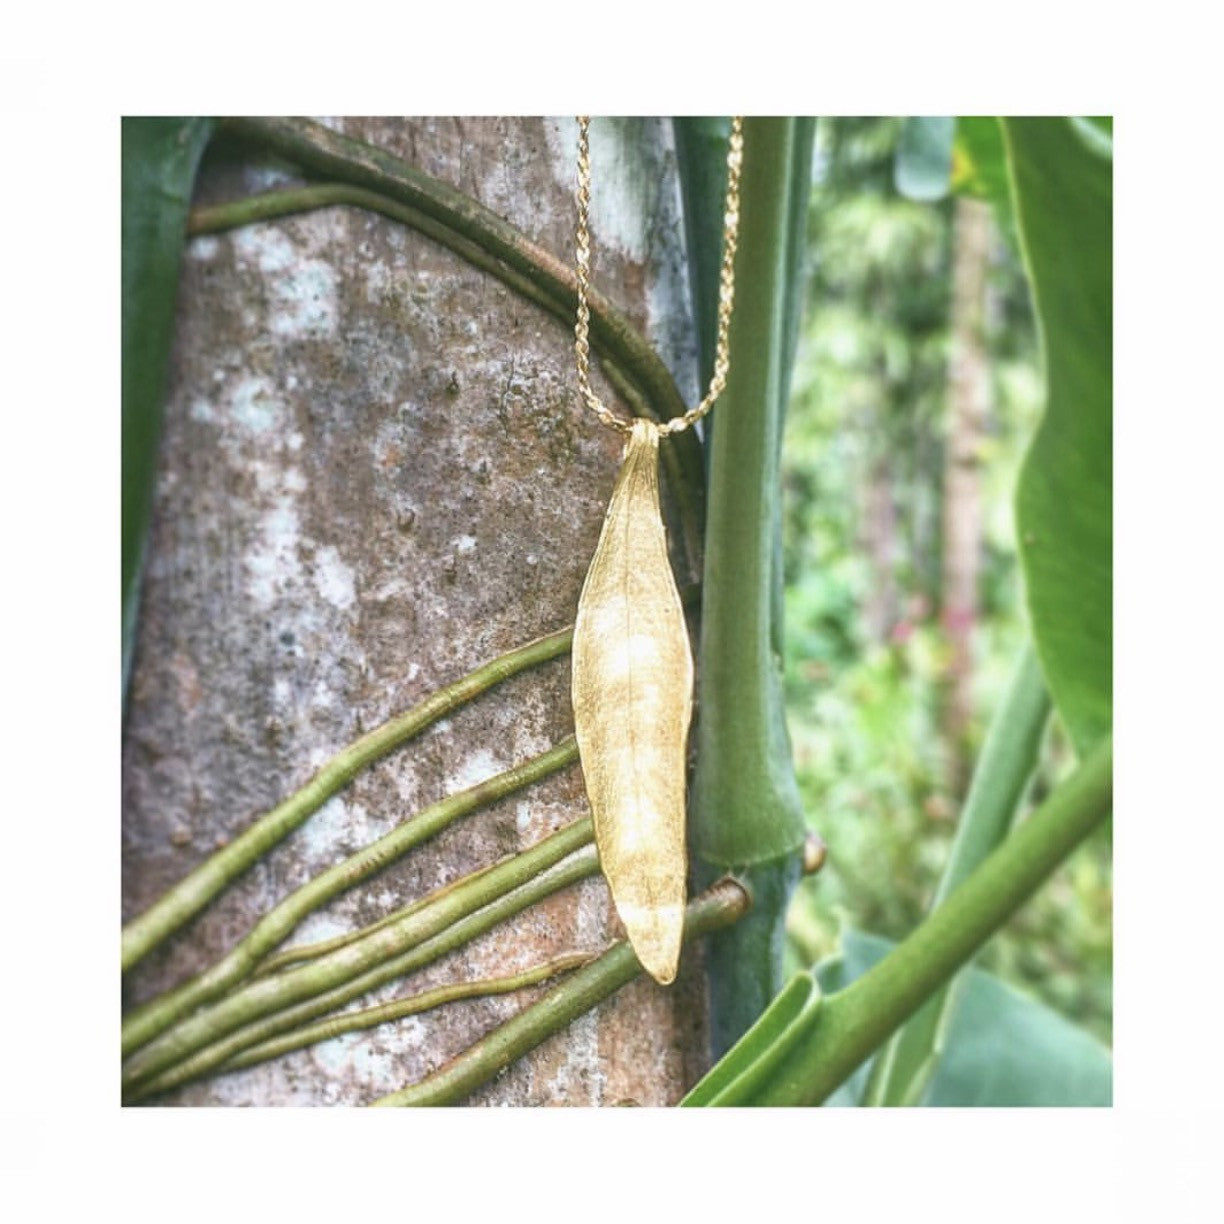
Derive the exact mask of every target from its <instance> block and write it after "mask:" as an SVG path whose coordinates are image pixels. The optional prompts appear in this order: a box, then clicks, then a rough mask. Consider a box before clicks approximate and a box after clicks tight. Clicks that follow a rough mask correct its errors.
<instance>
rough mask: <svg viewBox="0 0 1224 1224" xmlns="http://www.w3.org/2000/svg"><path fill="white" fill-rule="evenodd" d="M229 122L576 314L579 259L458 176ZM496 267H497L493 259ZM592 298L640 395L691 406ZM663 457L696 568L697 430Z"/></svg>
mask: <svg viewBox="0 0 1224 1224" xmlns="http://www.w3.org/2000/svg"><path fill="white" fill-rule="evenodd" d="M222 126H223V127H224V128H225V129H227V130H229V131H231V132H234V133H235V134H237V135H239V136H241V137H242V138H244V139H246V140H249V141H251V142H252V143H254V144H256V145H258V146H260V147H262V148H266V149H270V150H272V151H273V152H275V153H277V154H279V155H280V156H282V157H284V158H287V159H288V160H289V161H291V162H293V163H295V164H296V165H298V166H301V167H302V168H303V169H305V170H309V171H311V172H313V173H315V174H319V175H324V176H326V177H327V178H329V179H338V180H340V181H342V182H344V183H349V184H352V185H354V186H356V187H361V188H365V189H367V190H370V191H374V192H376V193H378V194H379V195H381V196H386V197H389V198H391V199H393V200H395V201H397V202H399V203H401V204H406V205H408V206H409V207H410V208H412V209H415V210H416V211H417V212H418V213H422V214H424V215H425V216H426V217H429V218H431V219H432V220H433V221H435V222H439V223H441V226H442V227H443V230H444V231H447V232H449V233H450V234H455V235H458V236H459V237H460V238H462V239H464V240H466V242H467V243H468V244H470V246H469V247H467V248H465V250H464V251H458V249H457V248H456V247H453V244H452V243H451V242H450V241H449V240H448V237H447V235H446V233H444V232H442V231H439V232H437V233H435V234H433V235H431V236H433V237H435V238H436V240H437V241H439V242H441V243H443V244H445V245H447V246H452V249H456V252H457V253H458V254H460V255H462V256H463V257H464V258H465V259H466V258H470V257H471V254H472V252H471V247H475V248H476V249H477V250H478V251H480V252H484V253H487V255H491V256H493V257H495V258H496V259H497V260H498V261H499V262H500V263H501V264H503V265H505V267H507V268H509V269H511V270H512V271H514V272H516V273H518V274H519V276H520V277H523V278H525V279H526V280H528V281H530V282H531V283H532V284H534V285H535V286H537V287H538V288H539V289H541V290H542V291H544V293H546V294H547V295H548V296H549V297H550V298H552V299H554V300H557V301H558V302H559V303H560V304H561V305H562V307H563V310H562V312H561V315H562V317H563V318H564V319H565V321H566V322H567V323H569V322H571V321H572V320H573V318H574V317H575V311H576V309H577V301H578V297H577V282H576V279H575V274H574V270H573V268H572V267H570V266H569V265H568V263H566V262H564V261H562V260H560V259H558V258H557V257H556V256H555V255H553V254H551V253H550V252H549V251H546V250H544V248H542V247H540V246H537V245H536V244H535V243H534V242H532V241H531V239H529V238H528V237H527V236H526V235H525V234H524V233H522V232H521V231H520V230H518V229H516V228H515V227H514V226H513V225H511V224H510V223H509V222H508V221H506V220H505V219H504V218H502V217H499V216H498V215H497V214H496V213H494V212H492V211H491V210H489V209H487V208H485V207H484V206H483V205H482V204H480V203H479V202H478V201H476V200H474V199H472V198H471V197H470V196H467V195H465V194H464V193H463V192H461V191H459V190H457V189H456V188H454V187H452V186H450V184H448V183H444V182H442V181H441V180H439V179H435V178H431V177H430V176H429V175H427V174H423V173H422V172H421V171H420V170H417V169H416V168H415V167H413V166H410V165H409V164H408V163H407V162H404V161H402V160H400V159H399V158H398V157H395V156H393V155H392V154H390V153H387V152H385V151H383V150H382V149H379V148H376V147H375V146H374V145H370V144H367V143H365V142H364V141H361V140H354V139H352V138H351V137H348V136H343V135H341V134H340V133H338V132H333V131H331V130H330V129H329V128H325V127H323V126H322V125H321V124H318V123H312V122H311V121H309V120H306V119H271V118H253V117H243V118H232V119H225V120H223V121H222ZM481 266H484V265H483V264H482V265H481ZM489 270H490V271H493V272H494V274H498V273H497V271H496V269H495V268H490V269H489ZM503 279H505V278H504V277H503ZM534 300H538V298H537V299H534ZM590 308H591V338H592V341H593V342H594V343H595V344H596V345H597V346H598V347H599V349H600V351H601V352H603V353H606V354H607V355H608V356H610V357H611V358H612V359H613V361H614V362H615V364H616V365H617V366H619V367H620V369H621V370H622V371H623V373H624V374H625V375H626V379H627V381H628V383H629V384H630V385H631V386H632V387H634V388H636V391H637V394H636V395H635V396H634V400H635V401H636V403H637V405H638V406H639V407H641V408H644V409H645V410H646V414H648V415H650V416H653V417H655V418H656V419H658V420H666V419H668V418H670V417H674V416H678V415H680V414H681V413H683V412H684V410H685V404H684V400H683V398H682V397H681V395H680V392H679V390H678V389H677V387H676V384H675V380H674V379H673V378H672V376H671V373H670V371H669V370H668V369H667V366H666V365H665V364H664V362H663V360H662V358H660V356H659V355H658V353H657V352H655V350H654V348H652V347H651V345H650V343H649V342H648V341H647V340H646V339H645V337H643V336H642V335H641V333H640V332H638V331H637V329H636V328H635V327H634V326H633V324H632V323H631V322H630V321H629V319H628V318H627V316H625V315H624V314H623V313H622V312H621V311H619V310H618V309H617V308H616V307H615V306H613V305H612V303H611V302H610V301H609V300H608V299H607V298H606V297H605V296H604V295H603V294H600V293H598V292H595V291H593V292H592V293H591V295H590ZM635 410H636V409H635ZM663 462H664V463H665V464H666V465H667V467H668V474H669V476H670V478H671V484H672V490H673V493H674V495H675V497H676V499H677V503H678V505H679V508H680V512H681V518H682V522H683V527H684V537H685V548H686V552H687V557H688V562H689V566H690V568H691V569H692V570H693V571H694V572H696V569H697V566H698V559H699V558H700V556H701V534H702V516H703V513H704V509H703V505H702V501H701V497H702V491H703V490H704V487H705V486H704V480H703V477H702V462H701V449H700V443H699V442H698V440H697V438H696V436H695V435H694V433H693V431H691V430H689V431H686V432H685V433H684V434H681V435H679V436H678V437H676V438H675V439H673V444H672V446H670V447H667V448H664V451H663Z"/></svg>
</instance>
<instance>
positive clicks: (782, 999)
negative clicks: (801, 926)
mask: <svg viewBox="0 0 1224 1224" xmlns="http://www.w3.org/2000/svg"><path fill="white" fill-rule="evenodd" d="M1112 802H1113V740H1112V738H1111V737H1106V738H1105V739H1104V740H1103V741H1102V742H1101V743H1100V744H1098V746H1097V747H1096V748H1095V749H1094V750H1093V751H1092V753H1091V754H1090V755H1089V756H1088V757H1087V758H1086V759H1085V760H1084V762H1083V763H1082V764H1081V765H1080V767H1079V769H1077V770H1076V772H1075V773H1074V774H1073V775H1072V776H1071V777H1070V778H1068V779H1067V781H1066V782H1064V783H1063V784H1062V785H1061V786H1060V787H1059V788H1058V789H1057V790H1056V791H1055V792H1054V793H1053V794H1052V795H1051V796H1050V797H1049V798H1048V799H1047V800H1046V801H1045V802H1044V803H1043V804H1042V805H1041V806H1040V807H1039V808H1037V810H1036V811H1035V812H1034V813H1033V814H1032V815H1031V816H1030V817H1029V818H1028V819H1027V820H1025V821H1024V822H1023V823H1022V824H1021V825H1020V826H1019V827H1018V828H1017V829H1015V831H1014V832H1012V834H1011V835H1010V836H1009V837H1008V838H1007V840H1006V841H1005V842H1004V843H1003V844H1002V845H1001V846H1000V847H999V848H998V849H997V850H995V851H994V853H993V854H991V855H990V856H989V857H988V858H987V859H986V860H985V862H983V863H982V864H981V866H979V867H978V868H977V870H976V871H974V872H973V874H972V875H971V876H970V877H969V878H968V879H967V880H966V881H965V882H964V883H963V884H961V885H960V887H959V888H957V889H955V890H954V891H953V892H952V894H951V895H950V896H949V897H948V899H947V900H946V901H945V902H944V903H943V905H941V906H940V907H939V908H938V909H937V910H935V911H934V913H932V914H931V915H930V916H929V917H928V918H927V919H926V920H925V921H924V922H923V923H922V924H921V925H920V926H919V927H918V928H917V929H916V930H915V931H914V932H913V933H912V934H910V935H909V936H908V937H907V938H906V939H905V940H903V941H902V942H901V943H900V944H899V945H898V946H897V947H896V948H895V949H894V950H893V951H892V952H891V953H889V955H888V956H886V957H885V958H884V959H883V960H882V961H880V962H879V963H878V964H877V965H875V966H874V967H873V968H872V969H870V970H869V971H868V972H867V973H865V974H864V975H863V976H862V977H861V978H859V979H858V980H857V981H855V982H853V983H851V985H850V986H848V987H847V988H846V989H845V990H842V991H839V992H838V993H837V994H834V995H831V996H829V997H828V998H826V999H824V1000H823V1002H819V1001H818V998H817V990H816V987H815V983H814V980H813V979H812V977H811V975H810V974H800V975H798V976H797V977H796V978H795V979H793V980H792V983H791V984H790V985H789V986H788V987H787V988H786V990H784V991H783V993H782V994H781V995H780V996H779V998H778V1000H777V1001H776V1002H775V1004H774V1005H772V1006H771V1007H770V1008H769V1009H768V1010H767V1011H766V1012H765V1014H764V1015H763V1016H762V1017H761V1019H760V1020H759V1021H758V1023H757V1025H756V1026H754V1028H753V1029H750V1030H749V1031H748V1033H746V1034H745V1035H744V1037H743V1038H742V1039H741V1041H740V1043H738V1045H737V1046H736V1047H734V1048H733V1049H732V1050H731V1051H730V1052H729V1053H728V1055H727V1057H726V1059H725V1060H724V1063H726V1064H733V1065H736V1066H744V1067H746V1071H745V1072H744V1073H743V1074H740V1075H738V1076H736V1077H735V1078H733V1079H731V1080H730V1082H727V1072H726V1068H725V1066H724V1065H723V1064H721V1063H720V1064H719V1065H716V1066H715V1067H714V1068H713V1069H712V1070H711V1072H710V1073H709V1075H708V1076H706V1077H705V1079H703V1080H702V1082H701V1083H699V1084H698V1085H697V1086H696V1087H695V1088H694V1089H693V1091H692V1092H691V1093H690V1094H689V1096H688V1097H687V1098H686V1099H685V1101H684V1102H682V1104H710V1105H818V1104H819V1103H820V1102H821V1101H823V1100H824V1099H825V1097H827V1096H828V1095H829V1093H831V1092H832V1091H833V1090H834V1089H835V1088H836V1087H837V1086H838V1085H839V1084H841V1083H842V1082H843V1081H845V1080H846V1079H847V1078H848V1077H849V1076H850V1075H851V1074H852V1073H853V1072H854V1070H855V1068H857V1067H858V1066H859V1065H860V1064H861V1063H862V1062H863V1061H864V1060H865V1059H867V1058H868V1057H870V1055H871V1054H872V1053H873V1052H874V1051H875V1050H877V1049H878V1048H879V1047H880V1046H881V1045H882V1044H883V1042H884V1041H885V1040H886V1039H887V1038H888V1036H889V1035H890V1034H891V1033H892V1032H893V1031H894V1030H895V1029H896V1028H898V1027H899V1026H900V1025H901V1024H903V1023H904V1022H905V1021H906V1020H907V1019H908V1018H909V1017H910V1016H911V1015H913V1014H914V1012H915V1011H917V1010H918V1008H919V1007H921V1006H922V1004H923V1003H924V1002H926V1000H927V999H929V998H930V997H931V995H932V994H934V992H935V991H937V990H939V989H940V988H941V987H942V986H943V985H944V984H945V983H946V982H947V981H948V980H949V979H950V978H951V977H952V976H953V975H954V974H955V973H956V972H957V970H959V969H960V968H961V967H962V966H963V965H964V964H966V963H967V962H968V961H969V960H970V959H971V958H972V957H973V956H974V955H975V954H976V953H977V951H978V949H979V948H980V947H981V946H982V944H984V943H985V942H986V940H987V939H989V938H990V936H991V935H992V934H994V932H995V931H996V930H998V928H999V927H1000V926H1002V925H1003V923H1004V922H1006V921H1007V919H1008V918H1010V917H1011V915H1012V914H1013V913H1015V912H1016V910H1017V909H1019V908H1020V906H1021V905H1023V904H1024V903H1025V901H1027V900H1028V898H1029V897H1030V896H1032V894H1033V893H1034V892H1035V891H1036V890H1037V888H1038V887H1039V886H1040V885H1041V884H1042V883H1043V882H1044V881H1045V879H1046V878H1047V877H1048V876H1049V875H1050V873H1051V872H1053V871H1054V869H1055V868H1056V867H1057V866H1058V865H1059V864H1060V863H1061V862H1062V861H1063V859H1065V858H1066V857H1067V855H1068V854H1070V853H1071V851H1072V850H1074V849H1075V847H1076V846H1077V845H1079V843H1080V842H1081V841H1083V840H1084V838H1085V837H1087V836H1088V834H1089V833H1091V832H1092V830H1093V829H1094V828H1096V826H1097V825H1098V824H1099V823H1100V822H1101V821H1102V820H1104V819H1105V817H1106V816H1107V815H1108V813H1109V811H1110V810H1111V807H1112ZM803 992H806V997H807V1000H808V1001H807V1002H806V1003H804V1001H803V999H801V998H798V995H799V994H800V993H803ZM782 1009H786V1010H787V1011H788V1012H789V1013H793V1014H794V1018H793V1019H792V1020H790V1022H789V1023H784V1024H781V1025H779V1022H778V1021H779V1013H780V1011H781V1010H782ZM762 1033H765V1034H768V1036H769V1040H768V1041H767V1042H765V1043H762V1042H761V1034H762ZM779 1043H784V1044H785V1046H786V1047H787V1048H786V1050H785V1054H784V1056H783V1057H780V1058H779V1057H771V1055H772V1054H773V1053H774V1051H775V1049H776V1047H777V1045H778V1044H779ZM758 1048H759V1052H758V1054H757V1057H758V1058H763V1059H766V1060H768V1066H767V1067H766V1069H765V1072H764V1073H763V1074H753V1073H752V1072H753V1062H755V1060H753V1061H752V1062H750V1061H748V1060H747V1059H746V1058H745V1054H746V1053H747V1052H750V1051H754V1050H757V1049H758ZM710 1084H715V1085H723V1086H722V1087H721V1090H720V1091H717V1092H714V1093H711V1092H710V1091H709V1085H710Z"/></svg>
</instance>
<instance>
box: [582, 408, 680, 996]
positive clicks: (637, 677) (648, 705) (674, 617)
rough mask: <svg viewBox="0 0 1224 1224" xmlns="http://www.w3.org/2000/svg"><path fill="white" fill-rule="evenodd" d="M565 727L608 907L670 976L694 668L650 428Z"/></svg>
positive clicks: (610, 539)
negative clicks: (570, 725) (572, 738)
mask: <svg viewBox="0 0 1224 1224" xmlns="http://www.w3.org/2000/svg"><path fill="white" fill-rule="evenodd" d="M573 702H574V729H575V734H576V736H577V739H578V753H579V757H580V759H581V762H582V773H583V777H584V779H585V781H586V789H587V796H588V798H589V799H590V802H591V814H592V816H593V818H594V823H595V842H596V845H597V847H598V849H599V859H600V864H601V866H602V868H603V873H604V876H605V877H606V878H607V881H608V887H609V888H610V889H611V891H612V900H613V902H614V903H615V905H616V911H617V913H618V914H619V915H620V919H621V922H623V923H624V925H625V931H626V933H627V934H628V936H629V942H630V944H632V946H633V950H634V952H635V953H636V954H637V958H638V960H640V961H641V962H642V965H643V967H644V968H645V969H646V971H647V972H648V973H649V974H650V975H651V976H652V977H653V978H654V979H655V980H656V981H658V982H661V983H663V984H664V985H666V984H667V983H668V982H671V981H672V980H673V979H674V978H675V976H676V969H677V966H678V965H679V961H680V942H681V936H682V933H683V928H684V901H685V874H686V862H685V844H684V823H685V822H684V812H685V803H684V785H685V763H686V762H685V752H686V744H687V741H688V728H689V720H690V717H691V715H692V705H693V660H692V655H691V654H690V652H689V641H688V630H687V628H686V626H685V623H684V609H683V607H682V606H681V603H680V595H679V592H678V591H677V590H676V583H675V579H674V578H673V577H672V571H671V562H670V561H669V559H668V556H667V538H666V535H665V534H664V530H663V518H662V514H661V512H660V509H659V429H658V426H657V425H656V424H655V423H654V422H653V421H647V420H642V419H640V418H639V419H638V420H636V421H634V423H633V431H632V433H631V434H630V436H629V444H628V447H627V448H626V451H625V458H624V461H623V463H622V465H621V470H620V474H619V475H618V476H617V479H616V487H615V488H614V489H613V491H612V501H611V504H610V505H609V506H608V512H607V515H606V517H605V518H604V525H603V531H602V532H601V533H600V537H599V546H598V547H597V548H596V550H595V556H594V557H593V558H592V560H591V568H590V570H588V572H587V576H586V582H585V583H584V584H583V587H582V595H581V596H580V598H579V600H578V617H577V620H576V622H575V624H574V646H573Z"/></svg>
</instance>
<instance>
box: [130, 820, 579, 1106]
mask: <svg viewBox="0 0 1224 1224" xmlns="http://www.w3.org/2000/svg"><path fill="white" fill-rule="evenodd" d="M574 827H575V828H576V829H579V830H580V831H581V832H583V833H584V834H585V837H586V844H584V845H583V846H582V848H581V849H578V850H577V851H575V852H574V853H572V854H571V855H570V856H569V857H568V858H565V859H563V860H562V861H561V862H558V863H556V864H554V865H553V866H551V867H550V866H547V865H546V864H545V862H544V860H543V859H542V858H541V856H540V855H539V854H538V853H537V852H536V851H534V850H529V851H526V852H525V853H524V854H522V855H519V856H517V858H516V859H515V860H514V861H515V862H517V863H518V864H519V868H520V872H521V877H522V883H520V884H519V885H518V887H517V888H513V889H511V890H510V891H509V892H507V893H505V894H504V895H502V896H500V897H498V898H496V899H495V900H493V901H491V902H490V903H489V904H488V905H485V906H483V907H482V908H481V909H478V910H477V911H476V912H475V913H473V914H469V915H468V916H467V917H466V918H460V919H459V920H458V921H456V922H453V923H451V925H450V926H448V927H447V928H446V929H445V930H443V931H442V932H441V933H440V934H438V935H435V936H434V937H433V938H432V939H427V940H425V942H424V943H421V944H418V945H417V946H415V947H412V948H409V949H408V951H406V952H401V953H400V954H399V955H397V956H393V957H391V958H390V959H388V960H385V961H382V962H381V963H379V964H377V965H375V966H374V967H373V968H371V969H367V970H366V971H365V972H364V973H361V974H359V975H358V976H357V977H355V978H352V979H350V980H349V981H347V982H345V983H344V984H343V985H340V986H334V987H332V988H331V989H330V990H325V991H323V992H322V993H321V994H316V995H312V996H310V997H308V998H306V999H304V1000H303V1001H302V1002H300V1003H295V1004H293V1005H291V1006H289V1007H285V1008H282V1009H281V1010H279V1011H274V1012H272V1013H271V1014H270V1015H265V1016H263V1017H261V1018H260V1019H258V1020H253V1021H252V1022H250V1023H249V1024H244V1025H242V1026H241V1027H239V1028H237V1029H235V1030H234V1031H233V1032H231V1033H229V1034H228V1035H227V1036H225V1037H223V1038H221V1039H220V1040H219V1041H215V1042H213V1043H212V1044H211V1045H207V1046H205V1047H204V1048H203V1049H201V1050H199V1051H197V1052H196V1053H195V1054H192V1055H191V1056H190V1057H188V1058H186V1059H184V1061H183V1062H181V1063H176V1064H174V1065H173V1066H171V1067H170V1068H169V1069H168V1070H166V1071H163V1072H161V1073H160V1074H159V1075H156V1076H154V1077H153V1078H152V1079H151V1080H146V1081H145V1082H144V1083H143V1084H142V1085H140V1087H139V1088H138V1089H137V1090H136V1092H135V1093H134V1094H133V1099H135V1100H142V1099H144V1098H145V1097H149V1096H154V1095H156V1094H157V1093H160V1092H165V1091H168V1090H169V1089H170V1088H174V1087H177V1086H178V1085H179V1084H184V1083H186V1082H187V1081H189V1080H193V1079H199V1078H200V1077H201V1076H202V1075H206V1074H208V1072H210V1071H213V1070H216V1069H218V1068H219V1069H220V1070H222V1071H226V1070H232V1069H234V1068H235V1067H236V1066H238V1065H239V1063H238V1059H239V1056H240V1055H241V1054H243V1052H244V1051H246V1050H249V1049H251V1048H252V1047H254V1046H255V1045H257V1044H258V1043H260V1042H264V1041H267V1040H269V1039H271V1038H273V1037H276V1036H277V1035H279V1034H281V1033H287V1032H289V1031H291V1030H293V1029H294V1028H296V1026H297V1025H299V1024H303V1023H305V1022H307V1021H309V1020H313V1019H315V1018H316V1017H317V1016H325V1015H327V1013H328V1012H331V1011H335V1010H336V1008H338V1007H343V1006H344V1005H345V1004H346V1003H351V1002H352V1001H353V1000H354V999H359V998H360V997H361V996H362V995H364V994H368V993H369V992H370V991H372V990H377V989H378V988H379V987H380V986H385V985H386V984H387V983H388V982H394V981H396V980H397V979H398V978H402V977H406V976H407V975H408V974H410V973H415V972H416V971H417V970H418V969H422V968H424V967H425V966H426V965H431V964H433V962H434V961H436V960H438V959H440V958H441V957H443V956H445V955H447V953H449V952H453V951H454V950H455V949H456V948H459V947H462V946H463V945H464V944H466V943H469V942H471V941H472V940H473V939H476V938H478V937H479V936H481V935H484V934H485V933H486V932H488V931H490V930H492V929H493V928H494V927H495V926H497V925H498V923H501V922H504V921H505V920H506V919H507V918H512V917H514V915H515V914H519V913H522V911H523V910H525V909H528V908H529V907H530V906H532V905H534V904H535V903H536V902H537V901H541V900H543V899H544V898H545V897H550V896H552V894H553V893H555V892H560V891H561V889H563V888H567V887H568V886H569V885H571V884H576V883H577V882H578V881H579V880H585V879H588V878H589V877H590V876H593V875H597V874H598V873H599V856H598V855H597V853H596V851H595V847H594V846H593V845H591V844H590V842H591V838H592V836H593V833H592V829H591V822H590V820H585V821H580V822H578V825H577V826H574ZM562 833H564V834H565V844H572V841H573V840H574V839H573V838H572V837H571V836H570V833H569V831H568V830H562ZM562 833H558V834H556V835H555V836H556V837H557V838H561V836H562ZM543 844H544V843H541V845H543ZM478 874H479V875H483V874H484V873H483V872H481V873H478ZM471 883H472V877H468V878H467V879H466V880H465V881H464V886H465V887H469V886H470V885H471ZM241 1065H244V1066H245V1065H246V1064H245V1063H242V1064H241Z"/></svg>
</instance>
